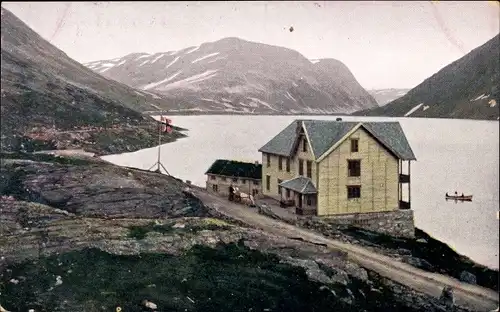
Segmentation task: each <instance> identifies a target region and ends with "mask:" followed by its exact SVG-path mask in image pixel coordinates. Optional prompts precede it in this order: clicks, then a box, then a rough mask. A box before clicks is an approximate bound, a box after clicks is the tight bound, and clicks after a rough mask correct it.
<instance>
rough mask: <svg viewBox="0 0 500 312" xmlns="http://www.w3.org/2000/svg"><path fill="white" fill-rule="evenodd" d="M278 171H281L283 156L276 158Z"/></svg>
mask: <svg viewBox="0 0 500 312" xmlns="http://www.w3.org/2000/svg"><path fill="white" fill-rule="evenodd" d="M278 169H279V170H280V171H281V170H283V156H280V157H279V158H278Z"/></svg>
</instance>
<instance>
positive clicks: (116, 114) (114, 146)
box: [1, 8, 181, 154]
mask: <svg viewBox="0 0 500 312" xmlns="http://www.w3.org/2000/svg"><path fill="white" fill-rule="evenodd" d="M1 12H2V13H1V14H2V29H1V32H2V33H1V35H2V50H1V52H2V53H1V61H2V62H1V80H2V90H1V96H2V105H1V132H2V137H1V150H2V151H12V150H20V149H26V150H32V149H61V148H81V147H84V148H86V149H88V150H92V151H96V152H99V153H102V154H109V153H119V152H125V151H132V150H137V149H140V148H145V147H150V146H153V145H154V144H156V142H157V131H158V130H157V129H158V127H157V123H156V122H155V121H154V120H153V119H152V118H150V117H149V116H144V115H143V114H141V113H140V112H139V110H147V109H151V108H154V107H156V106H157V105H156V106H155V103H156V104H158V105H159V103H160V102H159V100H158V99H154V98H153V96H151V95H142V94H141V95H138V94H137V93H136V91H135V90H133V89H132V88H130V87H128V86H126V85H124V84H121V83H117V82H116V81H112V80H109V79H106V78H104V77H102V76H100V75H98V74H96V73H95V72H93V71H91V70H89V69H88V68H86V67H85V66H83V65H81V64H79V63H77V62H76V61H74V60H72V59H71V58H69V57H68V56H67V55H66V54H64V53H63V52H62V51H61V50H59V49H57V48H56V47H54V46H53V45H51V44H50V43H49V42H47V41H46V40H44V39H43V38H42V37H40V36H39V35H38V34H37V33H35V32H34V31H33V30H31V29H30V28H29V27H28V26H27V25H26V24H25V23H23V22H22V21H21V20H19V19H18V18H17V17H16V16H15V15H13V14H12V13H11V12H10V11H8V10H6V9H4V8H2V11H1ZM180 136H181V135H180V134H179V133H174V134H173V135H169V136H168V138H166V139H167V140H173V139H175V138H176V137H180Z"/></svg>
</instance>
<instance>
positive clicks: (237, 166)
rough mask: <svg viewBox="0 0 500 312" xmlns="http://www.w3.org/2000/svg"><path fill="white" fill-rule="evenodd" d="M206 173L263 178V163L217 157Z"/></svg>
mask: <svg viewBox="0 0 500 312" xmlns="http://www.w3.org/2000/svg"><path fill="white" fill-rule="evenodd" d="M205 174H215V175H222V176H228V177H241V178H247V179H257V180H261V179H262V165H261V164H255V163H247V162H241V161H236V160H226V159H217V160H216V161H215V162H214V163H213V164H212V166H210V168H209V169H208V170H207V172H205Z"/></svg>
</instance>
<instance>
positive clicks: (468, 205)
mask: <svg viewBox="0 0 500 312" xmlns="http://www.w3.org/2000/svg"><path fill="white" fill-rule="evenodd" d="M296 118H307V119H326V120H332V119H333V120H334V119H335V118H336V117H333V116H174V117H172V119H173V122H174V124H176V125H178V126H180V127H184V128H187V129H189V131H188V132H186V133H187V134H188V135H189V137H188V138H185V139H181V140H179V141H177V142H174V143H170V144H165V145H163V146H162V147H161V152H162V162H163V164H164V165H165V166H166V168H167V170H168V171H169V173H170V174H171V175H173V176H176V177H178V178H181V179H184V180H191V181H192V182H193V183H194V184H197V185H201V186H204V185H205V176H204V173H205V172H206V170H207V169H208V168H209V167H210V165H211V164H212V162H213V161H214V160H215V159H217V158H223V159H235V160H242V161H250V162H253V161H255V160H259V161H261V156H260V154H259V152H258V151H257V150H258V149H259V148H260V147H261V146H263V145H264V144H265V143H266V142H267V141H269V140H270V139H271V138H272V137H273V136H274V135H275V134H277V133H278V132H279V131H281V130H282V129H283V128H284V127H286V126H287V125H288V124H289V123H290V122H292V121H293V120H294V119H296ZM342 118H343V119H344V120H369V121H382V120H397V121H400V123H401V126H402V127H403V130H404V131H405V133H406V136H407V138H408V140H409V142H410V145H411V147H412V149H413V151H414V153H415V155H416V158H417V161H416V162H413V163H412V166H411V179H412V184H411V196H412V197H411V200H412V209H413V210H414V211H415V223H416V226H417V227H419V228H421V229H423V230H424V231H426V232H428V233H429V234H431V235H433V236H434V237H436V238H437V239H439V240H442V241H444V242H446V243H447V244H449V245H450V246H452V247H453V248H455V249H456V250H457V251H458V252H459V253H461V254H464V255H467V256H469V257H471V258H472V259H473V260H475V261H477V262H479V263H481V264H484V265H488V266H490V267H493V268H498V250H499V247H498V244H499V230H498V223H499V221H498V219H497V211H498V201H499V197H498V188H499V177H498V170H499V168H498V163H499V128H498V122H497V121H471V120H448V119H419V118H418V119H413V118H378V117H369V118H368V117H342ZM157 151H158V149H157V148H150V149H144V150H141V151H138V152H134V153H126V154H120V155H111V156H106V157H103V158H104V159H106V160H108V161H111V162H113V163H115V164H118V165H125V166H131V167H136V168H141V169H148V168H149V167H151V165H153V164H154V163H155V162H156V157H157ZM455 191H457V192H458V193H462V192H463V193H465V194H473V195H474V201H473V202H464V203H455V202H453V201H448V202H447V201H445V199H444V194H445V193H446V192H449V193H452V192H455Z"/></svg>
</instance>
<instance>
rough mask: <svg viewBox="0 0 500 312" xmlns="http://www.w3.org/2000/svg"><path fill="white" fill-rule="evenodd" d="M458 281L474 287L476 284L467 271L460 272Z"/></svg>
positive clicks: (475, 280) (472, 275) (474, 278)
mask: <svg viewBox="0 0 500 312" xmlns="http://www.w3.org/2000/svg"><path fill="white" fill-rule="evenodd" d="M460 280H461V281H462V282H466V283H469V284H473V285H475V284H476V283H477V279H476V276H475V275H474V274H472V273H470V272H467V271H462V273H460Z"/></svg>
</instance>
